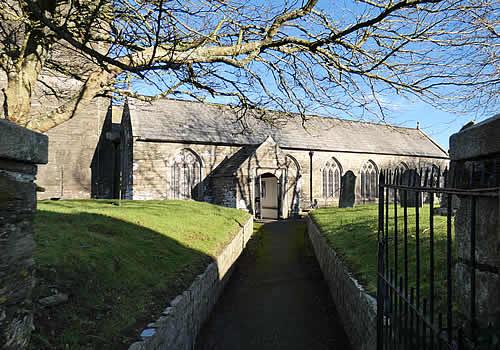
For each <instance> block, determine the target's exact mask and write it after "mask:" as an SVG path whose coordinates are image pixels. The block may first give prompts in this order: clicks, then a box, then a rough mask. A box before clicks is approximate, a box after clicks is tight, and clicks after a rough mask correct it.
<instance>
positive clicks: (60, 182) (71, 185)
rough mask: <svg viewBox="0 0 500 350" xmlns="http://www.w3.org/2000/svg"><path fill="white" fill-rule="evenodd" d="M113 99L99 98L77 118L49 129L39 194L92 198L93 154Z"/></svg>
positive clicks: (39, 174)
mask: <svg viewBox="0 0 500 350" xmlns="http://www.w3.org/2000/svg"><path fill="white" fill-rule="evenodd" d="M108 107H109V100H108V99H105V98H96V99H94V101H93V102H92V103H91V104H90V105H89V106H88V107H87V108H86V109H85V110H84V111H82V112H80V113H78V114H77V115H76V116H75V117H74V118H73V119H71V120H68V121H67V122H65V123H63V124H61V125H58V126H56V127H55V128H53V129H51V130H49V131H48V132H47V133H46V135H47V136H48V137H49V162H48V164H47V165H43V166H40V168H39V173H38V180H37V184H38V185H39V186H42V187H44V188H45V192H41V193H38V198H40V199H45V198H53V197H56V198H64V199H71V198H90V193H91V170H90V165H91V162H92V157H93V155H94V152H95V150H96V146H97V143H98V142H99V136H100V134H101V128H102V124H103V122H104V118H105V116H106V112H107V109H108Z"/></svg>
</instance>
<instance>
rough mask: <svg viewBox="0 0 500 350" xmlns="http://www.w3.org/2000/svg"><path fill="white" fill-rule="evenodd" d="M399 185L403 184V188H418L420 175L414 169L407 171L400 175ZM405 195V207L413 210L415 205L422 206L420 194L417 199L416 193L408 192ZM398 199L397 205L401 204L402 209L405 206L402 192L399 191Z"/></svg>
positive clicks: (421, 195)
mask: <svg viewBox="0 0 500 350" xmlns="http://www.w3.org/2000/svg"><path fill="white" fill-rule="evenodd" d="M401 183H402V184H403V186H418V185H419V184H420V175H419V174H418V172H416V171H415V170H414V169H407V170H405V171H404V172H403V174H402V178H401ZM414 184H415V185H414ZM406 193H407V194H406V206H407V207H410V208H415V207H416V206H417V205H418V206H419V207H421V206H422V203H423V198H422V197H423V194H422V193H420V196H419V198H417V192H416V191H410V190H408V191H407V192H406ZM398 197H399V198H398V200H399V203H400V204H401V207H403V206H404V205H405V200H404V190H400V191H399V193H398Z"/></svg>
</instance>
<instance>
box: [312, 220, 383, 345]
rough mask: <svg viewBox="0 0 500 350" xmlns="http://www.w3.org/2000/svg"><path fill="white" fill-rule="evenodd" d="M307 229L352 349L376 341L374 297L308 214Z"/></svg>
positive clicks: (373, 343) (375, 306) (375, 342)
mask: <svg viewBox="0 0 500 350" xmlns="http://www.w3.org/2000/svg"><path fill="white" fill-rule="evenodd" d="M307 232H308V234H309V238H310V240H311V243H312V246H313V248H314V252H315V254H316V259H317V260H318V263H319V265H320V267H321V271H323V276H324V278H325V280H326V281H327V283H328V287H329V289H330V294H331V295H332V298H333V301H334V303H335V306H336V307H337V311H338V314H339V316H340V318H341V320H342V323H343V325H344V329H345V331H346V333H347V336H348V337H349V341H350V343H351V345H352V346H353V349H355V350H369V349H375V348H376V345H377V301H376V299H375V298H374V297H372V296H371V295H369V294H368V293H367V292H366V291H365V290H364V288H363V287H362V286H361V285H360V284H359V283H358V281H357V280H356V279H355V278H354V277H353V275H352V273H350V272H349V269H348V268H347V266H346V265H345V263H344V262H343V261H342V259H341V258H340V257H339V256H338V254H337V253H336V252H335V250H334V249H333V248H332V247H331V246H330V245H329V244H328V242H327V241H326V239H325V237H324V236H323V235H322V234H321V233H320V230H319V229H318V227H317V226H316V224H315V223H314V221H313V219H311V217H308V221H307Z"/></svg>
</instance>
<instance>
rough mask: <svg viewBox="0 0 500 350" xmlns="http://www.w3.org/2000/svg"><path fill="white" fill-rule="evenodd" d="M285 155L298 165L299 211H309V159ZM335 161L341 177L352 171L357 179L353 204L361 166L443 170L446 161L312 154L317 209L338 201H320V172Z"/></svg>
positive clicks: (296, 152) (297, 153)
mask: <svg viewBox="0 0 500 350" xmlns="http://www.w3.org/2000/svg"><path fill="white" fill-rule="evenodd" d="M283 151H284V153H286V154H289V155H291V156H293V157H294V158H295V159H296V160H297V161H298V162H299V164H300V167H301V174H302V192H301V203H302V205H301V207H303V208H304V207H308V206H309V202H310V199H309V198H310V185H309V181H310V171H309V169H310V168H309V167H310V158H309V151H302V150H289V149H283ZM332 157H334V158H335V159H336V160H337V161H338V162H339V164H340V166H341V168H342V174H344V173H345V172H346V171H348V170H351V171H352V172H353V173H354V175H356V201H357V202H358V203H359V202H361V197H360V189H361V187H360V186H361V185H360V183H361V181H360V172H361V168H362V166H363V164H364V163H365V162H367V161H369V160H372V161H373V162H374V163H375V164H376V166H377V168H378V169H379V170H380V169H382V168H395V167H397V166H399V165H400V164H401V163H403V162H404V163H405V164H406V165H407V166H408V167H410V168H414V167H418V168H420V167H424V166H429V165H431V164H435V165H437V166H441V167H442V168H444V167H445V166H446V165H447V164H448V161H447V160H443V159H433V158H425V157H414V156H394V155H382V154H368V153H348V152H329V151H315V152H314V154H313V199H317V200H318V205H320V206H331V205H338V198H334V199H333V200H331V199H330V200H328V199H325V198H324V197H323V193H322V191H323V190H322V189H323V183H322V176H321V171H322V169H323V167H324V165H325V163H326V162H327V161H329V160H330V159H331V158H332Z"/></svg>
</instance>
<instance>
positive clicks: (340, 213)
mask: <svg viewBox="0 0 500 350" xmlns="http://www.w3.org/2000/svg"><path fill="white" fill-rule="evenodd" d="M429 209H430V208H429V206H428V205H424V206H423V207H422V208H420V247H421V249H420V251H421V288H422V289H421V290H422V296H423V297H425V296H426V294H427V293H428V289H429V285H428V282H429V278H428V276H429V261H430V260H429V242H430V240H429ZM311 216H312V218H313V220H314V221H315V222H316V223H317V225H318V226H319V228H320V230H321V231H322V233H323V234H324V235H325V237H326V239H327V241H328V242H329V243H330V244H331V246H332V247H333V248H335V251H336V252H338V254H339V255H340V256H341V257H342V258H343V260H344V261H345V262H346V264H347V266H348V267H349V268H350V269H351V271H352V273H354V275H355V276H356V278H357V279H358V280H359V282H360V283H361V284H362V285H363V286H364V287H365V288H366V289H367V291H368V292H369V293H371V294H373V295H374V294H375V293H376V290H377V231H378V206H377V205H376V204H375V205H373V204H371V205H360V206H357V207H355V208H323V209H317V210H314V211H313V212H312V213H311ZM389 218H390V221H389V236H393V235H394V207H393V206H391V207H390V208H389ZM408 232H409V234H408V256H409V259H408V260H409V263H408V265H409V268H408V270H409V285H410V287H412V286H414V285H415V283H414V282H415V265H416V264H415V245H416V235H415V233H416V230H415V209H414V208H408ZM398 236H399V237H398V243H399V244H398V247H399V249H398V254H399V259H398V265H399V267H398V270H399V273H402V271H403V249H404V248H403V247H404V245H403V209H402V208H398ZM434 249H435V255H434V256H435V288H436V290H437V292H438V295H437V296H436V306H437V307H439V304H440V303H442V302H443V299H442V295H441V294H442V293H439V292H440V291H444V290H445V289H446V279H445V277H446V275H445V274H446V263H445V261H446V260H445V259H446V217H445V216H434ZM393 252H394V244H393V242H391V243H390V255H389V256H390V258H391V261H393V258H394V254H393ZM391 266H394V264H393V263H392V262H391Z"/></svg>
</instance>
